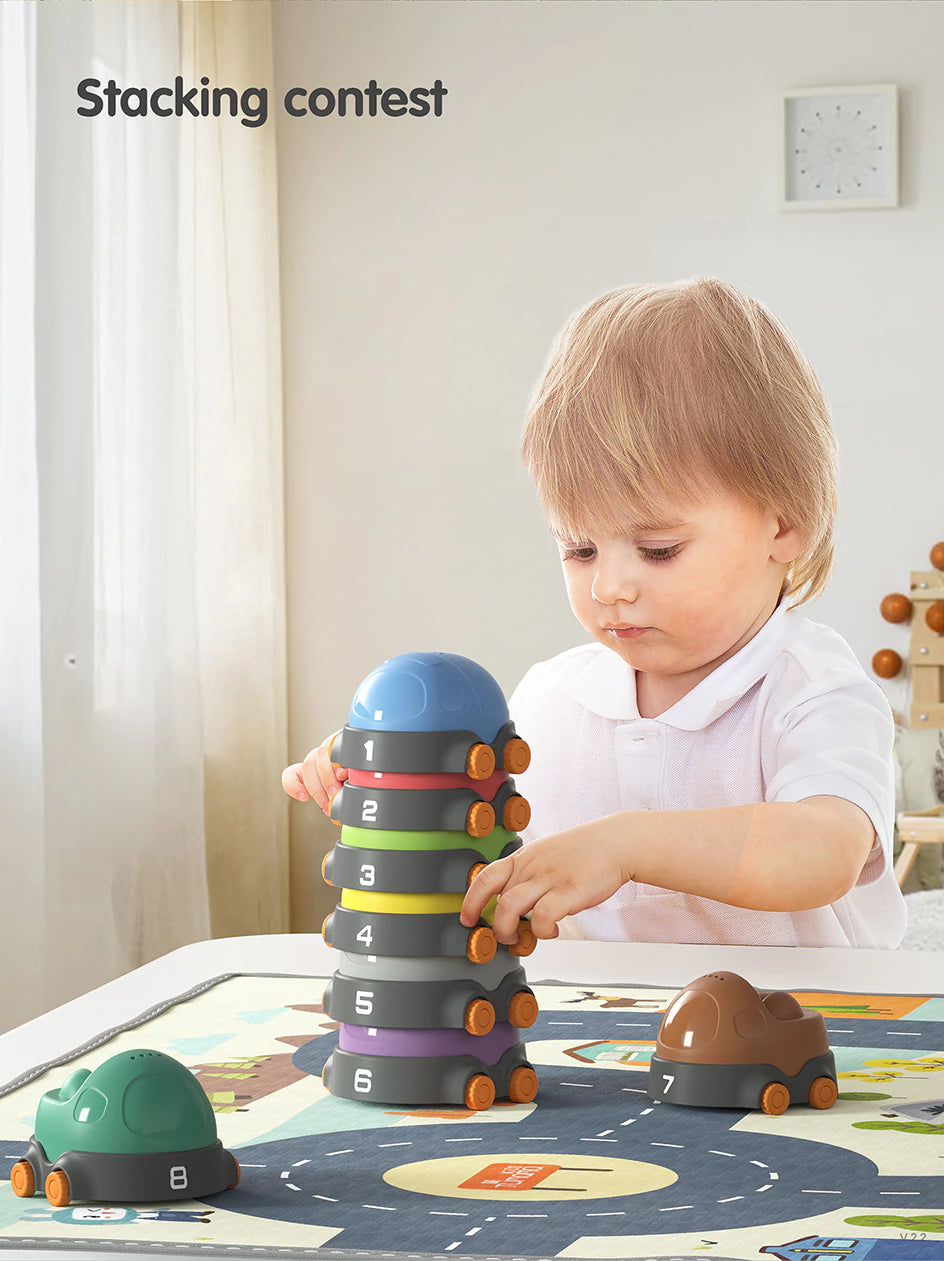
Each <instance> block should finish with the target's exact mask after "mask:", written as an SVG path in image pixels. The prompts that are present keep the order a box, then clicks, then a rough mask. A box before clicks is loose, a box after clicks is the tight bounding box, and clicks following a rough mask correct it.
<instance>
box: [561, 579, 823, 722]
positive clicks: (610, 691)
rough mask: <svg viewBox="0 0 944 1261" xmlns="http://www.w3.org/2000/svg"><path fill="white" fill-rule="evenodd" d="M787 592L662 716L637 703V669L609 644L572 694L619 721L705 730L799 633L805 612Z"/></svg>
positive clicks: (575, 680) (570, 690)
mask: <svg viewBox="0 0 944 1261" xmlns="http://www.w3.org/2000/svg"><path fill="white" fill-rule="evenodd" d="M785 600H786V594H785V595H784V596H783V597H781V600H780V603H779V604H778V605H777V607H776V608H775V609H774V611H773V613H771V615H770V617H769V618H768V619H767V621H766V622H765V623H764V625H763V626H762V627H761V628H760V630H759V631H758V632H757V634H756V635H755V636H754V637H753V639H750V640H748V642H747V643H746V644H745V645H744V647H743V648H741V649H739V650H738V651H737V652H736V653H735V654H734V656H733V657H729V658H728V659H727V661H723V662H722V663H721V665H720V666H718V667H717V669H715V670H712V672H711V674H709V675H707V676H706V677H705V678H704V679H702V680H701V682H700V683H696V685H695V686H694V687H693V688H692V690H691V691H690V692H688V693H686V695H685V696H683V697H682V698H681V700H678V701H676V702H675V704H674V705H672V706H671V708H669V709H667V710H665V712H664V713H662V714H660V715H659V716H658V718H651V719H641V718H640V714H639V710H638V708H637V705H636V675H635V672H634V670H633V669H632V667H631V666H629V665H627V664H626V662H625V661H623V660H622V658H621V657H618V656H617V655H616V653H615V652H612V651H611V650H610V649H607V648H602V647H601V650H600V651H599V652H598V653H596V654H595V655H594V656H593V658H592V659H591V660H590V661H589V662H588V663H587V665H586V666H585V667H584V668H583V669H582V670H580V671H579V672H578V673H577V674H576V675H575V676H574V678H573V679H572V680H571V682H570V685H569V687H568V689H567V691H568V694H569V695H570V696H572V697H573V698H574V700H576V701H578V702H579V703H580V704H581V705H583V706H584V707H585V708H587V709H589V710H591V712H593V713H595V714H599V715H600V716H601V717H602V718H611V719H614V720H615V721H617V722H631V721H633V720H635V721H642V722H659V723H664V724H665V725H666V726H669V727H677V728H680V729H681V730H683V731H700V730H701V729H702V728H703V727H707V726H708V724H709V723H712V722H714V721H715V719H716V718H720V717H721V715H722V714H724V713H727V711H728V710H729V709H730V708H731V706H732V705H733V704H734V703H735V702H736V701H739V700H740V699H741V697H742V696H743V695H744V693H745V692H747V691H748V690H749V688H751V687H753V686H754V684H755V683H756V682H757V681H758V679H762V678H763V677H764V675H765V674H766V673H767V671H768V670H769V669H770V667H771V666H772V665H773V663H774V660H775V659H776V657H777V656H778V655H779V653H780V652H781V650H782V649H783V647H784V645H785V644H787V643H789V641H790V640H791V639H794V638H795V637H796V635H797V633H798V630H799V628H800V621H801V620H802V622H804V623H805V622H806V621H807V619H806V617H805V616H804V615H803V614H802V613H799V612H797V611H796V610H795V609H788V608H787V606H786V603H785Z"/></svg>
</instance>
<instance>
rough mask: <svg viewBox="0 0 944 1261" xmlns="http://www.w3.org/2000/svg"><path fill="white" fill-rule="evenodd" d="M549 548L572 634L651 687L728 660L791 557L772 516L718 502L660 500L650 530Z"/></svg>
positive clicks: (760, 617) (794, 549)
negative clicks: (586, 636) (555, 551)
mask: <svg viewBox="0 0 944 1261" xmlns="http://www.w3.org/2000/svg"><path fill="white" fill-rule="evenodd" d="M558 541H559V543H560V548H561V559H562V564H563V569H564V578H565V580H566V583H567V593H568V595H569V597H570V603H571V607H572V608H573V610H574V613H575V614H576V617H577V620H578V621H579V622H580V624H581V626H583V627H584V629H585V630H587V631H588V632H589V633H590V634H591V635H592V636H593V637H594V639H597V640H599V642H600V643H601V644H605V645H606V647H607V648H611V649H612V650H613V651H614V652H616V653H618V654H619V655H620V656H621V657H622V658H623V660H624V661H626V662H627V663H628V664H629V665H631V666H633V667H634V668H635V669H637V670H640V671H643V672H645V673H647V674H651V675H652V676H653V679H656V678H659V677H662V678H665V679H668V678H669V677H671V676H685V675H694V674H697V675H698V676H699V677H704V676H705V675H706V674H708V673H710V672H711V670H712V669H714V668H715V666H717V665H720V664H721V662H722V661H723V660H726V658H727V657H730V656H732V655H733V654H734V653H735V652H737V650H738V649H739V648H740V647H742V645H743V644H745V643H747V641H748V640H749V639H750V638H752V636H753V635H754V634H755V633H756V632H757V631H758V630H759V629H760V627H761V626H762V625H763V624H764V622H765V621H766V620H767V618H768V617H769V616H770V614H771V612H772V611H773V609H774V608H775V606H776V603H777V599H778V597H779V595H780V590H781V587H782V584H783V577H784V572H785V569H786V566H787V564H788V563H789V562H790V561H792V560H794V559H796V557H797V556H798V555H799V553H800V550H801V544H800V541H799V538H798V535H797V532H796V531H795V530H793V529H791V528H789V527H782V526H781V524H780V522H779V520H778V518H777V514H776V513H775V512H774V511H773V510H763V509H759V508H756V507H754V506H752V505H749V504H746V503H744V502H742V501H741V500H739V499H734V498H731V497H730V496H728V495H719V496H718V497H717V498H716V499H714V500H713V501H712V502H711V503H710V504H709V505H704V504H697V503H692V502H685V501H684V500H675V501H671V502H669V501H666V502H665V503H664V512H662V513H660V520H659V521H658V522H653V523H650V524H648V525H645V526H644V527H642V528H639V529H635V530H634V531H633V532H632V533H631V534H627V535H625V536H623V537H620V538H598V539H561V538H560V537H559V538H558ZM631 628H635V629H631ZM679 681H683V680H679ZM688 682H689V683H690V685H691V686H694V684H695V683H696V682H698V677H694V678H691V679H689V680H688Z"/></svg>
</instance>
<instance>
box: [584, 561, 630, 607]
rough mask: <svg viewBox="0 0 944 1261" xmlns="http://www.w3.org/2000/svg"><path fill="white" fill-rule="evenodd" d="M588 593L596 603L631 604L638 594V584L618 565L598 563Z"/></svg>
mask: <svg viewBox="0 0 944 1261" xmlns="http://www.w3.org/2000/svg"><path fill="white" fill-rule="evenodd" d="M590 594H591V595H592V596H593V598H594V600H596V601H597V603H598V604H606V605H613V604H619V603H621V602H625V603H627V604H632V603H633V602H634V601H635V600H636V599H637V597H638V596H639V584H638V583H637V582H636V580H635V579H634V578H633V577H632V575H631V574H629V573H627V571H626V569H625V567H623V566H620V565H613V564H608V565H598V566H597V571H596V573H595V574H594V575H593V582H592V584H591V586H590Z"/></svg>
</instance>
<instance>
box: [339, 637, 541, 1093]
mask: <svg viewBox="0 0 944 1261" xmlns="http://www.w3.org/2000/svg"><path fill="white" fill-rule="evenodd" d="M530 758H531V754H530V751H529V749H528V746H527V744H526V743H525V742H524V740H522V739H521V738H520V737H519V736H518V734H517V732H516V731H515V728H514V724H513V723H512V722H511V720H510V718H509V714H508V707H507V705H506V703H505V698H504V696H503V695H502V692H501V689H500V688H499V686H498V684H497V683H496V681H495V680H494V679H493V678H492V676H491V675H490V674H489V673H488V672H487V671H486V670H484V669H483V668H482V667H481V666H479V665H477V664H476V663H475V662H474V661H470V660H469V659H468V658H466V657H459V656H456V655H455V654H453V653H429V652H428V653H404V654H402V655H401V656H399V657H391V658H389V659H388V660H387V661H385V662H384V663H383V664H382V665H381V666H379V667H378V668H377V669H376V670H374V671H373V672H372V673H371V674H369V675H368V676H367V678H366V679H365V680H364V681H363V682H362V683H361V685H360V687H359V688H358V690H357V692H356V694H355V696H354V701H353V703H352V705H351V712H350V717H349V722H348V725H347V726H346V727H344V729H343V731H341V732H340V733H339V735H338V736H337V737H336V738H335V740H334V742H333V744H332V746H331V760H332V761H333V762H334V763H336V764H337V765H339V766H343V767H345V768H347V770H348V772H349V775H348V778H347V780H346V781H345V783H344V784H343V786H342V787H341V788H340V789H339V790H338V792H337V793H336V795H335V797H334V799H333V801H332V804H331V817H332V819H334V821H335V822H336V823H338V824H340V825H341V840H340V841H339V842H338V844H337V845H335V847H334V849H333V850H332V852H331V853H330V854H328V855H326V857H325V861H324V864H323V865H322V875H323V876H324V878H325V880H326V881H328V883H329V884H332V885H335V886H338V887H340V889H341V900H340V903H339V904H338V906H337V907H336V908H335V910H334V911H333V912H332V913H331V914H330V915H329V916H328V917H327V918H326V920H325V922H324V924H323V926H322V936H323V937H324V940H325V942H326V943H327V944H328V945H330V946H335V947H337V948H338V949H339V950H340V951H341V952H342V955H341V958H342V964H341V967H340V968H339V969H338V971H337V972H336V973H335V974H334V976H333V977H332V978H331V980H330V981H329V982H328V985H327V986H326V987H325V992H324V1007H325V1011H326V1012H327V1013H328V1015H329V1016H330V1017H331V1018H332V1019H333V1020H337V1021H339V1022H340V1026H341V1027H340V1031H339V1040H338V1047H337V1049H336V1050H335V1051H334V1052H332V1054H331V1055H330V1056H329V1057H328V1060H327V1062H326V1064H325V1066H324V1070H323V1072H322V1081H323V1082H324V1084H325V1086H326V1087H327V1089H328V1090H329V1091H330V1092H331V1093H332V1094H334V1095H339V1096H341V1097H343V1098H347V1099H357V1100H364V1101H367V1102H374V1103H386V1104H390V1103H393V1104H406V1105H410V1106H423V1105H429V1104H440V1103H450V1104H463V1103H464V1104H465V1106H466V1107H467V1108H469V1109H471V1110H473V1111H481V1110H483V1109H485V1108H488V1107H490V1106H491V1104H492V1103H493V1102H494V1100H495V1098H496V1097H497V1096H504V1097H507V1098H508V1099H510V1100H511V1101H512V1103H530V1102H531V1101H532V1100H533V1099H534V1097H535V1095H536V1094H537V1090H538V1079H537V1074H536V1073H535V1071H534V1069H533V1068H532V1067H531V1065H530V1064H529V1063H528V1060H527V1056H526V1048H525V1045H524V1043H523V1042H522V1040H521V1035H520V1030H521V1029H524V1028H528V1027H530V1026H531V1025H532V1024H533V1023H534V1021H535V1020H536V1019H537V1015H538V1008H537V1002H536V1000H535V997H534V991H533V990H531V989H530V987H529V986H528V984H527V977H526V976H525V973H524V970H523V969H522V968H521V966H520V958H521V957H523V956H525V955H528V954H530V953H531V951H532V950H533V949H534V946H535V944H536V943H535V937H534V933H533V931H532V929H531V925H530V923H529V921H528V920H526V919H523V920H521V921H519V927H518V941H517V942H516V943H515V945H513V946H505V945H501V944H500V943H499V942H498V941H497V939H496V937H495V934H494V931H493V929H492V927H491V922H490V917H491V915H493V914H494V909H493V905H492V903H490V904H489V906H488V907H486V908H485V912H484V914H483V917H482V918H481V919H480V921H479V923H478V924H477V925H475V926H474V927H473V928H471V929H469V928H465V927H464V926H463V925H462V923H461V922H460V920H459V911H460V909H461V906H462V901H463V898H464V896H465V891H466V889H467V888H468V886H469V884H470V883H471V882H472V880H473V879H474V878H475V876H476V874H477V872H478V871H480V870H481V868H482V867H483V866H485V865H486V864H488V863H489V862H494V861H495V860H496V859H498V858H501V857H506V856H509V855H510V854H512V853H514V852H515V851H516V850H518V849H520V848H521V840H520V839H519V838H518V837H517V836H516V835H515V833H516V832H517V830H518V829H520V828H524V827H526V826H527V824H528V821H529V819H530V807H529V806H528V803H527V801H526V800H525V799H524V797H522V796H521V794H520V793H518V792H516V790H515V784H514V780H513V779H512V778H511V775H510V774H509V772H512V773H514V774H519V773H521V772H522V771H525V770H527V767H528V763H529V761H530Z"/></svg>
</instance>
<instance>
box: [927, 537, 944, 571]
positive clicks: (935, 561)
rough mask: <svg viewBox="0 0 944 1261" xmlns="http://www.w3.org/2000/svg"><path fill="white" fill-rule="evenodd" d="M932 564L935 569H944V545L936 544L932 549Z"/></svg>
mask: <svg viewBox="0 0 944 1261" xmlns="http://www.w3.org/2000/svg"><path fill="white" fill-rule="evenodd" d="M930 559H931V564H932V565H933V566H934V568H935V569H944V543H935V544H934V546H933V547H932V548H931V557H930Z"/></svg>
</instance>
